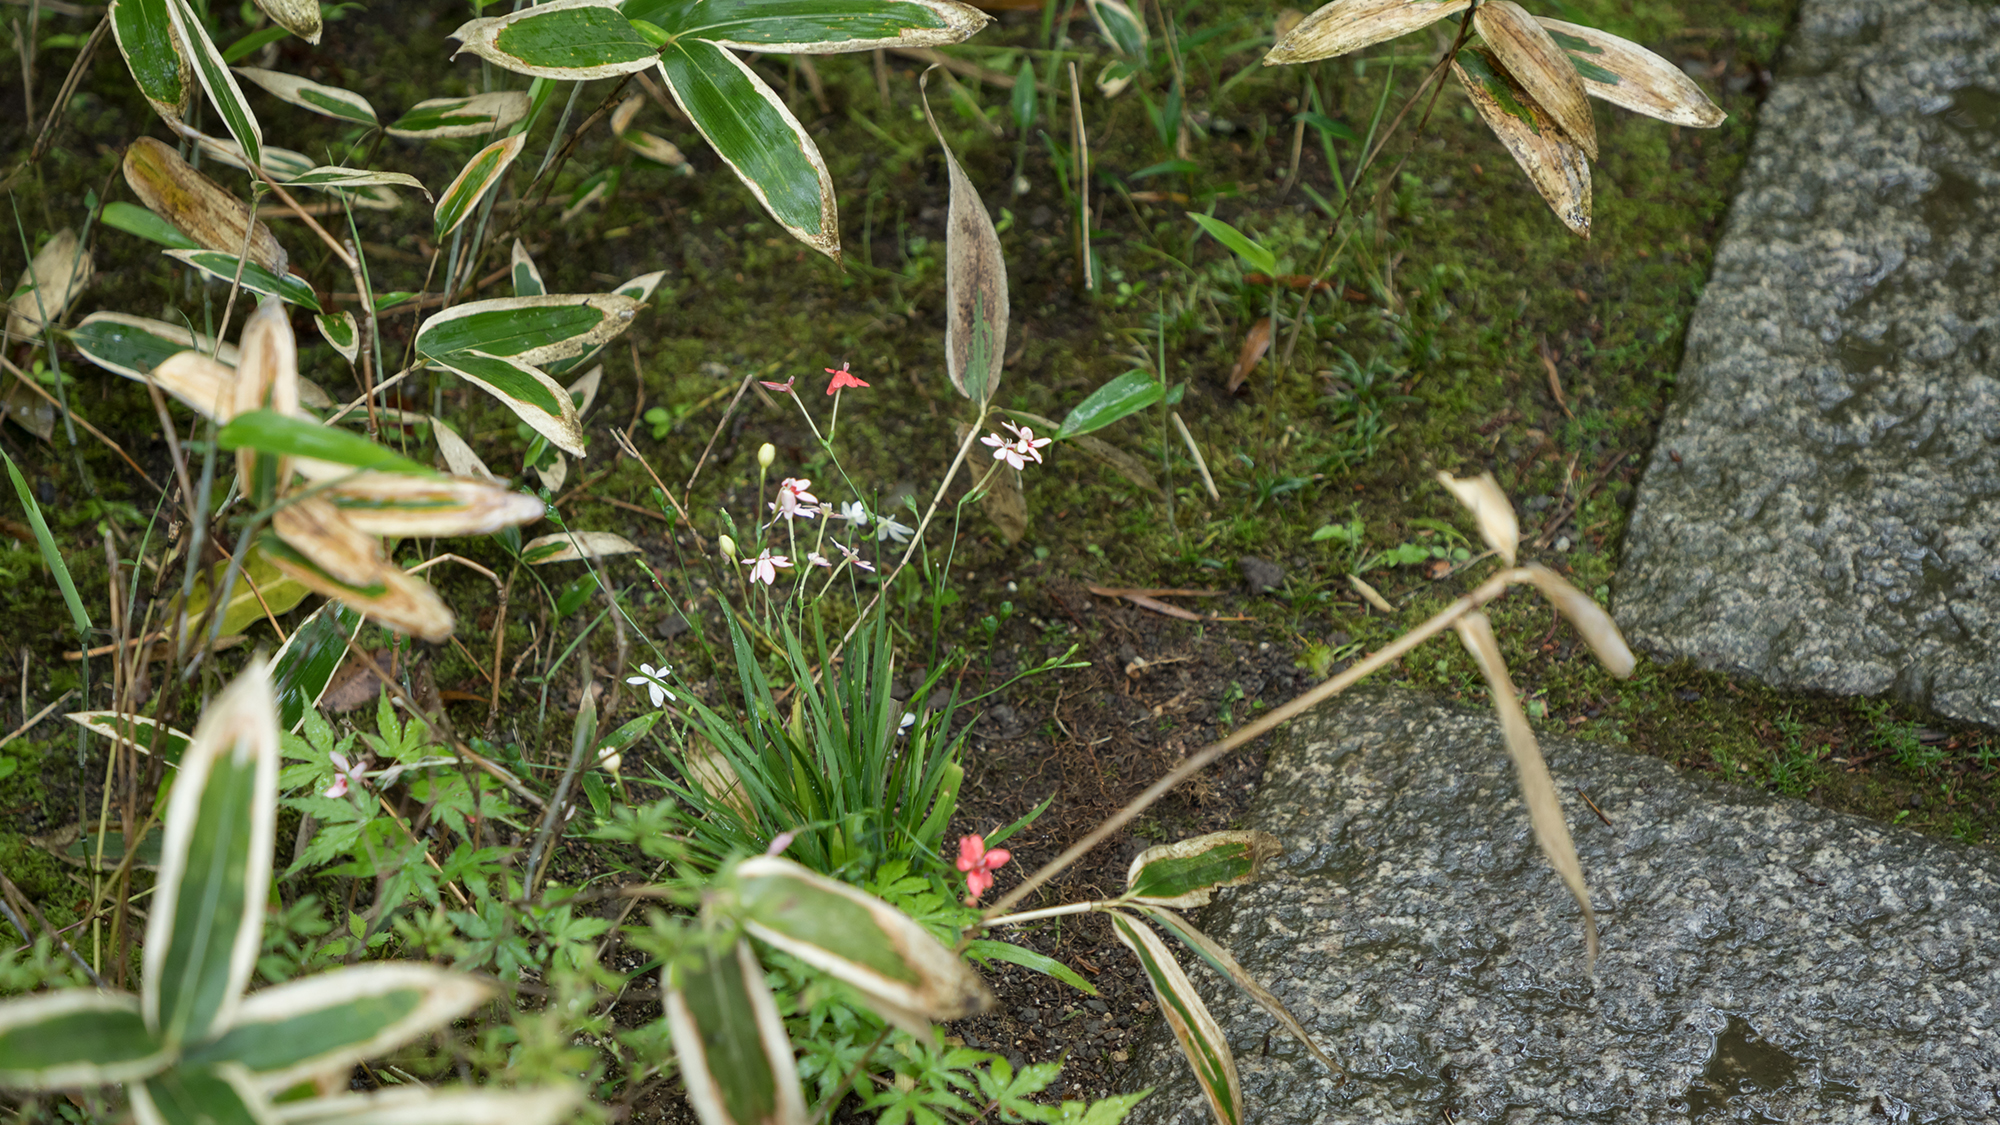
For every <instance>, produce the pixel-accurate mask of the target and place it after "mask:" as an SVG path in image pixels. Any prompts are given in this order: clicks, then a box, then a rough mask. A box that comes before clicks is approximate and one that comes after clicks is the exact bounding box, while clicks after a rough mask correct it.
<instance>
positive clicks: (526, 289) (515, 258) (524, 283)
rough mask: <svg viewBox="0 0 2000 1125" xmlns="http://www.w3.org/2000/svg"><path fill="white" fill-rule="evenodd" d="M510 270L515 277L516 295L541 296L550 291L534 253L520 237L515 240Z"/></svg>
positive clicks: (508, 266) (510, 259) (509, 264)
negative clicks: (536, 262) (543, 280)
mask: <svg viewBox="0 0 2000 1125" xmlns="http://www.w3.org/2000/svg"><path fill="white" fill-rule="evenodd" d="M507 268H508V272H509V273H510V274H512V275H513V278H514V296H516V297H540V296H542V295H543V294H545V293H547V292H548V291H549V289H548V286H546V285H543V284H542V271H541V269H540V267H538V266H536V265H535V258H534V255H532V254H530V253H528V247H527V246H526V245H525V244H524V243H522V241H521V240H520V239H518V238H517V239H515V240H514V252H513V254H512V255H510V256H509V258H508V263H507Z"/></svg>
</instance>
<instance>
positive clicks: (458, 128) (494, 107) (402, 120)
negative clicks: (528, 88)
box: [388, 90, 533, 140]
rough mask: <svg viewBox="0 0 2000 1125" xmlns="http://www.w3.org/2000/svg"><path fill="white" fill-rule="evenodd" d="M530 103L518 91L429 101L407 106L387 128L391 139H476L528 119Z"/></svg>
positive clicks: (524, 95) (526, 96) (528, 99)
mask: <svg viewBox="0 0 2000 1125" xmlns="http://www.w3.org/2000/svg"><path fill="white" fill-rule="evenodd" d="M532 104H533V102H532V100H531V99H530V98H529V97H528V95H527V94H525V93H522V92H521V91H519V90H506V91H502V92H500V93H497V94H471V95H467V96H464V97H456V98H431V99H429V100H427V101H421V102H418V103H417V104H416V105H413V106H411V107H410V109H409V112H407V113H405V114H403V116H401V117H399V118H397V119H396V120H395V122H394V123H393V124H391V125H390V126H389V128H388V133H389V135H390V136H392V137H404V138H407V139H425V140H428V139H434V138H444V137H477V136H480V135H482V134H485V133H490V132H493V131H495V130H499V129H505V128H506V127H507V126H509V125H512V124H513V123H514V122H516V121H519V120H520V119H522V118H523V117H526V116H528V108H529V107H530V106H531V105H532Z"/></svg>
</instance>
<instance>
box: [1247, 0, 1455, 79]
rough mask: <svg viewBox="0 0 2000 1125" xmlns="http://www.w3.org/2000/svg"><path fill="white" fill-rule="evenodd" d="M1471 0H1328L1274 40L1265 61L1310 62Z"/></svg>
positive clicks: (1402, 31) (1418, 24)
mask: <svg viewBox="0 0 2000 1125" xmlns="http://www.w3.org/2000/svg"><path fill="white" fill-rule="evenodd" d="M1471 6H1472V0H1333V3H1331V4H1327V5H1325V6H1324V7H1322V8H1320V9H1319V10H1317V11H1315V12H1314V13H1313V14H1312V15H1309V16H1307V17H1306V18H1305V19H1303V20H1300V21H1299V24H1298V26H1297V27H1294V28H1292V30H1291V31H1290V32H1289V33H1287V34H1286V35H1285V36H1284V37H1283V38H1281V39H1279V40H1278V43H1277V45H1276V46H1274V47H1272V48H1271V51H1270V53H1269V54H1267V55H1265V56H1264V65H1265V66H1279V65H1286V64H1291V63H1308V62H1316V61H1318V60H1320V59H1330V58H1332V57H1334V56H1335V55H1344V54H1347V53H1348V52H1349V51H1358V50H1360V49H1361V48H1363V47H1371V46H1373V45H1375V44H1377V43H1381V42H1385V41H1387V40H1390V39H1394V38H1396V37H1397V36H1398V35H1407V34H1409V33H1410V32H1412V31H1416V30H1417V29H1419V28H1424V27H1429V26H1430V25H1432V24H1434V23H1436V22H1437V21H1439V20H1441V19H1443V18H1445V17H1446V16H1451V15H1457V14H1458V13H1459V12H1463V11H1464V10H1466V9H1467V8H1470V7H1471Z"/></svg>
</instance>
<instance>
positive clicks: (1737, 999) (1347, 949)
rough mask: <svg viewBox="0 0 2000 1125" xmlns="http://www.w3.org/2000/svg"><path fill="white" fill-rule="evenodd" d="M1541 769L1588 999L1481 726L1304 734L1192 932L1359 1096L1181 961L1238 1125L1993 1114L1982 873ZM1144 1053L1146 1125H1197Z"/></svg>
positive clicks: (1833, 819) (1614, 761) (1949, 855)
mask: <svg viewBox="0 0 2000 1125" xmlns="http://www.w3.org/2000/svg"><path fill="white" fill-rule="evenodd" d="M1543 749H1544V751H1545V752H1546V754H1547V756H1548V759H1549V764H1550V768H1551V769H1552V771H1553V772H1554V774H1555V778H1556V784H1557V788H1558V791H1559V792H1560V793H1561V795H1562V801H1563V807H1564V810H1565V812H1566V814H1567V816H1568V820H1569V824H1570V830H1571V832H1572V833H1573V834H1574V835H1575V838H1576V845H1577V852H1578V854H1579V857H1580V858H1581V860H1582V863H1583V869H1584V872H1585V875H1586V877H1587V878H1588V880H1589V882H1590V886H1591V890H1592V898H1593V901H1594V902H1595V904H1596V906H1597V910H1598V920H1599V923H1600V925H1601V927H1602V936H1603V952H1602V954H1601V956H1600V957H1599V959H1598V962H1597V969H1596V973H1595V975H1594V976H1593V975H1592V974H1591V973H1590V972H1589V971H1588V970H1586V968H1585V966H1584V950H1583V935H1582V927H1581V924H1580V919H1579V915H1578V912H1577V909H1576V905H1575V903H1574V902H1573V901H1572V900H1571V898H1570V896H1569V894H1568V893H1567V892H1566V891H1565V890H1564V889H1563V886H1562V884H1561V881H1560V880H1559V879H1558V878H1557V877H1556V875H1555V874H1554V873H1553V872H1552V871H1550V869H1549V868H1548V866H1547V864H1546V863H1545V862H1544V861H1543V860H1542V859H1541V857H1540V855H1539V853H1538V852H1537V851H1536V849H1535V845H1534V841H1533V839H1532V837H1531V835H1530V832H1529V828H1528V823H1527V815H1526V812H1525V810H1524V809H1523V808H1522V805H1521V801H1520V796H1519V789H1518V787H1517V785H1516V783H1515V780H1514V771H1513V767H1512V765H1511V764H1510V763H1509V761H1508V758H1507V753H1506V750H1505V748H1504V746H1503V744H1502V742H1501V738H1500V733H1499V729H1498V726H1497V724H1495V723H1494V722H1493V720H1492V718H1491V717H1490V715H1488V714H1486V713H1484V712H1479V711H1472V710H1467V709H1462V708H1458V707H1451V706H1444V705H1441V704H1439V703H1437V702H1436V701H1435V700H1434V699H1432V698H1430V697H1428V696H1423V695H1419V694H1416V693H1412V692H1406V691H1397V690H1393V689H1375V690H1372V691H1364V692H1362V693H1361V694H1358V695H1355V696H1353V697H1351V698H1350V699H1349V700H1348V701H1347V702H1346V703H1344V704H1340V705H1337V706H1336V707H1333V708H1328V709H1324V710H1321V711H1318V712H1315V713H1314V714H1312V715H1309V716H1307V717H1306V718H1304V719H1301V720H1300V721H1299V722H1298V723H1296V724H1295V725H1294V727H1293V729H1292V731H1291V732H1290V733H1289V735H1288V736H1287V737H1286V738H1285V740H1284V742H1283V744H1282V745H1281V746H1279V747H1278V748H1277V749H1276V750H1275V751H1274V752H1273V754H1272V756H1271V758H1270V761H1269V764H1268V765H1267V767H1266V772H1265V780H1264V785H1263V789H1262V792H1261V793H1260V795H1259V797H1258V801H1257V805H1256V807H1255V809H1254V810H1253V812H1252V815H1251V822H1250V825H1249V826H1250V827H1256V828H1262V829H1265V830H1267V831H1270V832H1272V833H1275V834H1276V835H1277V836H1278V837H1279V839H1280V840H1282V841H1283V842H1284V844H1285V846H1286V851H1285V853H1284V854H1283V855H1282V856H1280V857H1278V858H1277V859H1276V860H1274V861H1273V863H1272V864H1271V866H1270V867H1269V868H1267V871H1268V872H1269V876H1268V877H1267V878H1266V879H1264V880H1263V881H1261V882H1259V883H1256V884H1253V885H1251V886H1248V887H1242V888H1231V889H1228V890H1225V891H1222V892H1220V893H1219V894H1218V895H1217V896H1216V902H1215V905H1214V906H1212V907H1210V908H1209V909H1208V910H1207V911H1206V912H1205V913H1204V915H1203V916H1202V917H1200V918H1199V919H1198V920H1197V924H1199V925H1200V926H1201V927H1202V928H1203V929H1204V930H1206V931H1207V932H1208V933H1209V934H1210V935H1211V936H1213V937H1215V938H1216V939H1218V940H1220V941H1222V942H1223V943H1224V944H1226V945H1227V946H1229V947H1230V949H1231V950H1232V951H1234V953H1235V954H1236V956H1237V958H1238V959H1239V960H1241V961H1242V962H1243V964H1244V965H1245V966H1246V967H1247V968H1248V969H1249V971H1250V972H1251V973H1252V974H1253V975H1255V976H1257V977H1258V978H1259V979H1261V980H1262V981H1263V983H1264V984H1265V985H1266V986H1267V987H1269V988H1270V989H1271V990H1272V991H1273V992H1275V993H1277V994H1278V996H1279V997H1281V998H1282V999H1283V1000H1284V1001H1285V1003H1286V1004H1287V1005H1288V1006H1289V1007H1290V1008H1291V1010H1292V1011H1293V1013H1294V1014H1296V1015H1297V1016H1298V1017H1299V1018H1300V1019H1301V1020H1302V1021H1304V1023H1305V1024H1306V1026H1307V1027H1308V1028H1309V1029H1310V1030H1311V1031H1312V1032H1313V1033H1314V1034H1315V1036H1316V1037H1317V1039H1318V1042H1319V1043H1320V1044H1321V1046H1322V1047H1323V1048H1324V1049H1326V1050H1327V1051H1328V1052H1329V1053H1330V1054H1332V1055H1333V1056H1334V1057H1335V1058H1336V1059H1337V1060H1340V1061H1341V1062H1342V1063H1343V1064H1344V1065H1346V1066H1347V1067H1348V1068H1349V1071H1350V1075H1349V1077H1348V1079H1347V1081H1346V1082H1345V1083H1344V1084H1337V1083H1336V1082H1335V1080H1334V1079H1333V1077H1332V1076H1330V1075H1329V1074H1328V1073H1327V1072H1326V1071H1325V1070H1324V1069H1323V1068H1322V1067H1321V1066H1320V1065H1319V1063H1318V1062H1317V1061H1315V1060H1314V1059H1313V1058H1312V1056H1311V1055H1309V1054H1308V1053H1306V1051H1305V1050H1304V1049H1303V1048H1302V1047H1301V1046H1300V1045H1299V1044H1298V1043H1297V1042H1296V1041H1295V1040H1292V1039H1291V1038H1290V1037H1289V1036H1288V1035H1287V1034H1286V1033H1285V1032H1284V1031H1283V1030H1282V1029H1279V1028H1277V1026H1276V1024H1275V1021H1273V1020H1272V1019H1271V1018H1270V1017H1268V1016H1267V1015H1265V1014H1264V1012H1263V1011H1262V1009H1260V1008H1258V1007H1257V1006H1256V1004H1255V1003H1254V1002H1253V1001H1251V1000H1249V998H1248V997H1246V996H1244V995H1243V994H1242V993H1241V992H1240V991H1238V990H1237V989H1235V988H1233V987H1231V986H1230V985H1228V984H1227V983H1225V982H1222V981H1221V980H1219V979H1218V978H1216V977H1215V976H1214V975H1213V974H1212V973H1210V972H1209V971H1208V970H1207V969H1206V967H1203V966H1198V965H1196V964H1195V963H1194V961H1193V958H1192V957H1189V956H1183V957H1182V958H1181V960H1182V963H1183V965H1184V966H1186V967H1187V968H1188V973H1189V976H1190V977H1192V978H1193V979H1194V980H1195V982H1196V986H1197V987H1198V988H1199V989H1200V990H1201V992H1202V994H1203V996H1204V997H1205V998H1206V1000H1207V1002H1208V1004H1209V1007H1210V1010H1211V1011H1212V1012H1213V1013H1214V1015H1215V1017H1216V1019H1217V1020H1218V1022H1219V1023H1220V1024H1221V1026H1222V1028H1223V1032H1224V1034H1225V1036H1226V1037H1227V1038H1228V1040H1229V1043H1230V1046H1231V1048H1232V1049H1233V1050H1234V1051H1235V1053H1236V1060H1237V1066H1238V1068H1239V1071H1240V1073H1241V1076H1242V1082H1243V1092H1244V1103H1245V1106H1244V1110H1245V1112H1244V1120H1246V1121H1270V1122H1300V1123H1304V1122H1313V1123H1324V1125H1336V1123H1347V1122H1356V1123H1363V1122H1365V1123H1367V1125H1390V1123H1403V1122H1409V1123H1412V1125H1415V1123H1425V1125H1429V1123H1432V1122H1439V1121H1454V1122H1463V1123H1472V1122H1480V1123H1499V1122H1528V1121H1536V1122H1554V1121H1589V1122H1604V1123H1614V1122H1615V1123H1617V1125H1635V1123H1636V1125H1668V1123H1673V1125H1682V1123H1685V1122H1689V1121H1691V1120H1692V1121H1697V1122H1705V1123H1720V1122H1775V1121H1785V1122H1814V1123H1816V1125H1876V1123H1879V1122H1881V1121H1883V1120H1885V1119H1886V1120H1889V1121H1901V1122H1939V1123H1943V1122H1969V1121H1991V1120H1996V1119H2000V855H1996V854H1995V853H1994V852H1993V851H1991V850H1988V849H1982V848H1975V847H1971V846H1968V845H1962V844H1957V843H1953V842H1949V841H1941V840H1935V839H1930V838H1927V837H1923V836H1919V835H1918V834H1916V833H1914V832H1911V831H1908V830H1906V829H1902V828H1898V827H1895V826H1892V825H1885V824H1881V823H1877V822H1873V821H1867V820H1862V819H1859V818H1856V817H1851V816H1846V815H1843V814H1839V813H1831V812H1827V811H1825V810H1822V809H1818V808H1815V807H1813V806H1810V805H1806V804H1804V803H1802V802H1799V801H1795V800H1792V799H1790V798H1785V797H1779V796H1775V795H1771V794H1767V793H1764V792H1761V791H1756V790H1748V789H1738V788H1733V787H1729V786H1725V785H1722V784H1720V783H1716V782H1712V781H1708V780H1705V779H1698V778H1687V777H1683V776H1681V775H1680V774H1678V773H1676V772H1675V771H1674V770H1673V768H1672V767H1671V766H1668V765H1667V764H1665V763H1663V762H1660V761H1658V760H1656V759H1652V758H1645V757H1640V756H1637V755H1633V754H1629V753H1625V752H1623V751H1619V750H1617V749H1615V748H1610V747H1605V746H1602V745H1596V744H1591V743H1584V742H1580V741H1576V740H1572V739H1568V738H1559V737H1552V738H1549V739H1547V740H1546V741H1545V742H1544V745H1543ZM1579 788H1580V789H1581V790H1582V791H1583V792H1584V793H1587V794H1588V795H1589V797H1590V800H1591V801H1594V802H1595V803H1596V804H1597V807H1598V808H1600V809H1602V810H1603V812H1604V815H1605V816H1606V817H1607V818H1609V820H1610V821H1611V826H1610V827H1607V826H1606V825H1605V824H1604V823H1603V822H1602V821H1600V820H1599V819H1598V818H1597V816H1596V815H1594V814H1593V813H1592V812H1591V811H1590V808H1589V806H1588V805H1586V804H1585V803H1584V801H1583V800H1582V799H1581V798H1580V797H1579V796H1578V795H1577V789H1579ZM1132 1053H1133V1056H1134V1059H1135V1062H1134V1063H1133V1064H1132V1066H1131V1067H1130V1068H1129V1070H1128V1071H1127V1073H1126V1074H1125V1076H1124V1079H1123V1082H1122V1086H1123V1088H1125V1089H1138V1088H1140V1087H1142V1086H1153V1087H1155V1088H1156V1093H1155V1095H1154V1096H1153V1097H1152V1098H1149V1099H1147V1100H1146V1101H1145V1102H1143V1103H1141V1105H1140V1106H1139V1108H1138V1110H1137V1111H1135V1112H1134V1114H1133V1115H1132V1117H1131V1118H1130V1120H1131V1121H1132V1122H1134V1123H1135V1125H1163V1123H1166V1122H1173V1123H1176V1125H1203V1123H1205V1122H1207V1121H1208V1120H1209V1115H1208V1110H1207V1109H1206V1108H1205V1106H1204V1104H1203V1102H1202V1100H1201V1097H1200V1094H1199V1091H1198V1090H1197V1089H1196V1088H1195V1086H1194V1082H1193V1079H1192V1077H1191V1076H1190V1074H1189V1072H1188V1069H1187V1066H1186V1063H1185V1062H1183V1061H1182V1059H1181V1057H1180V1053H1179V1051H1178V1050H1177V1049H1176V1048H1175V1047H1174V1046H1173V1043H1172V1040H1171V1038H1170V1037H1169V1035H1168V1033H1167V1032H1166V1030H1165V1029H1164V1028H1162V1027H1159V1026H1155V1027H1153V1028H1152V1029H1150V1030H1149V1031H1148V1032H1147V1033H1146V1036H1145V1038H1144V1039H1143V1041H1141V1042H1140V1043H1138V1044H1137V1045H1136V1047H1135V1049H1134V1050H1133V1052H1132Z"/></svg>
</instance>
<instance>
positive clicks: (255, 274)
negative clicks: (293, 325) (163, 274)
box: [166, 250, 320, 312]
mask: <svg viewBox="0 0 2000 1125" xmlns="http://www.w3.org/2000/svg"><path fill="white" fill-rule="evenodd" d="M166 255H167V257H169V258H173V259H175V260H176V261H179V262H184V263H186V264H187V265H190V266H193V267H194V268H195V269H198V270H200V271H201V272H203V273H205V274H207V275H208V276H210V277H212V278H214V279H215V280H217V281H220V282H222V283H223V284H225V285H227V284H229V283H230V282H231V281H233V280H235V279H236V278H237V277H238V272H237V269H236V263H237V261H238V259H237V257H236V255H234V254H225V253H223V252H222V251H220V250H168V251H166ZM241 277H242V281H243V288H245V289H247V290H249V291H250V292H252V293H255V294H257V295H258V296H260V297H276V298H278V299H279V300H281V301H284V302H286V303H288V304H293V305H298V306H299V307H301V308H306V309H311V310H312V311H313V312H318V311H320V305H319V298H318V297H316V296H314V295H313V288H312V286H311V285H310V284H308V283H307V282H306V279H305V278H303V277H300V276H299V275H297V274H295V273H288V274H284V275H282V276H280V275H277V274H273V273H272V272H271V271H270V270H267V269H265V268H264V267H263V266H260V265H258V264H257V263H255V262H244V263H243V269H242V272H241Z"/></svg>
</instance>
